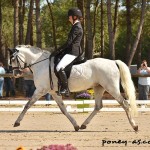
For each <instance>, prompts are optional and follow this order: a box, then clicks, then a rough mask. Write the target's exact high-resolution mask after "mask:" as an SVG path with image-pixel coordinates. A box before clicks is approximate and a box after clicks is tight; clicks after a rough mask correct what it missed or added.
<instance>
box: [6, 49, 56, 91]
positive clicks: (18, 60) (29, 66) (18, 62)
mask: <svg viewBox="0 0 150 150" xmlns="http://www.w3.org/2000/svg"><path fill="white" fill-rule="evenodd" d="M9 50H10V49H9ZM11 53H12V54H11V55H10V65H11V62H12V60H15V59H16V61H17V65H18V67H13V68H12V70H17V69H18V70H20V69H21V70H23V69H25V68H29V69H30V71H31V72H32V69H31V66H33V65H35V64H38V63H40V62H42V61H45V60H47V59H49V60H50V63H51V56H50V57H48V58H45V59H43V60H40V61H38V62H35V63H32V64H29V65H27V63H26V62H25V61H23V60H22V59H21V57H20V56H19V55H18V54H19V50H18V49H16V48H15V49H13V51H11ZM20 61H21V62H22V63H23V64H24V67H21V64H20ZM49 71H50V74H49V75H50V87H51V89H52V90H53V88H54V85H53V80H52V73H51V66H49ZM32 73H33V72H32Z"/></svg>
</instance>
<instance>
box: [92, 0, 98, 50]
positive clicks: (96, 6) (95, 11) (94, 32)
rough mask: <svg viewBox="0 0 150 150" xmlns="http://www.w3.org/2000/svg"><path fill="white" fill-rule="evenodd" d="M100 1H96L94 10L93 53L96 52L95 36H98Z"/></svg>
mask: <svg viewBox="0 0 150 150" xmlns="http://www.w3.org/2000/svg"><path fill="white" fill-rule="evenodd" d="M99 4H100V3H99V0H96V5H95V10H94V25H93V52H94V51H95V34H96V21H97V20H96V15H97V10H98V7H99Z"/></svg>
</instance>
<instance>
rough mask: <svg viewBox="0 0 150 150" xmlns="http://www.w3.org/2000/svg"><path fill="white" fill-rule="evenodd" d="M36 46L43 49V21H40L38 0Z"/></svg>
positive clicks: (37, 1) (37, 0)
mask: <svg viewBox="0 0 150 150" xmlns="http://www.w3.org/2000/svg"><path fill="white" fill-rule="evenodd" d="M35 3H36V46H37V47H40V48H41V47H42V41H41V40H42V34H41V21H40V0H36V1H35Z"/></svg>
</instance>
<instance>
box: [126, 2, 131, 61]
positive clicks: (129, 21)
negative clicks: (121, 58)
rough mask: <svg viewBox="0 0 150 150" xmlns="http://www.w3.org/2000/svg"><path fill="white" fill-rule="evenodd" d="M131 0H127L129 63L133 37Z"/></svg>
mask: <svg viewBox="0 0 150 150" xmlns="http://www.w3.org/2000/svg"><path fill="white" fill-rule="evenodd" d="M130 4H131V1H130V0H126V9H127V14H126V22H127V37H126V53H125V62H126V63H128V61H129V57H130V51H131V37H132V28H131V27H132V26H131V6H130Z"/></svg>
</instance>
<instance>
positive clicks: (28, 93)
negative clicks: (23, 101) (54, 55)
mask: <svg viewBox="0 0 150 150" xmlns="http://www.w3.org/2000/svg"><path fill="white" fill-rule="evenodd" d="M23 74H24V75H26V77H24V88H25V97H26V98H27V99H31V97H32V95H33V93H34V91H35V89H36V88H35V85H34V81H33V74H32V73H31V71H30V69H29V68H26V69H24V70H23Z"/></svg>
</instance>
